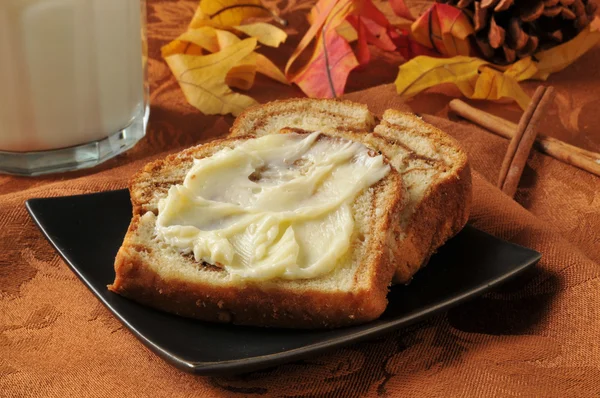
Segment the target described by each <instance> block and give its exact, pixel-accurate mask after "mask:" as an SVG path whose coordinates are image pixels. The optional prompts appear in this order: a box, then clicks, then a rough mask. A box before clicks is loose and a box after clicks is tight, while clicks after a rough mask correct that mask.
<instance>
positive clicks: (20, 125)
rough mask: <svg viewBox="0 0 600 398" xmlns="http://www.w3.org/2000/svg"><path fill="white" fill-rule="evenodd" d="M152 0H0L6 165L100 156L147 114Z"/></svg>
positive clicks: (51, 167)
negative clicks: (148, 22) (147, 1)
mask: <svg viewBox="0 0 600 398" xmlns="http://www.w3.org/2000/svg"><path fill="white" fill-rule="evenodd" d="M145 29H146V4H145V0H0V172H4V173H9V174H19V175H39V174H46V173H53V172H59V171H67V170H76V169H81V168H86V167H91V166H94V165H97V164H99V163H101V162H103V161H105V160H107V159H110V158H111V157H113V156H115V155H117V154H119V153H122V152H123V151H126V150H127V149H129V148H131V147H133V146H134V145H135V144H136V143H137V142H138V141H139V140H140V139H141V138H142V137H143V136H144V135H145V131H146V124H147V121H148V116H149V106H148V85H147V82H146V60H147V58H146V37H145V36H146V35H145Z"/></svg>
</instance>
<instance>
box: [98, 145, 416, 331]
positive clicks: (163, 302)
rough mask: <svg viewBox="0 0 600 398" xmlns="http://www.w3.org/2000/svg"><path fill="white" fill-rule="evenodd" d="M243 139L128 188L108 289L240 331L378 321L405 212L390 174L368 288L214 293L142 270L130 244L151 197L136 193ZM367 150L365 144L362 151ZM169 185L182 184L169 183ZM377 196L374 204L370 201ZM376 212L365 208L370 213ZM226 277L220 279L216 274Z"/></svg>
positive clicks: (251, 287) (281, 287)
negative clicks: (126, 215) (396, 228)
mask: <svg viewBox="0 0 600 398" xmlns="http://www.w3.org/2000/svg"><path fill="white" fill-rule="evenodd" d="M339 137H343V138H349V139H352V138H354V139H355V140H357V141H359V142H360V141H362V140H361V139H360V138H362V136H360V135H354V136H352V135H351V134H340V135H339ZM243 139H244V138H235V139H223V140H218V141H213V142H211V143H208V144H205V145H201V146H198V147H194V148H190V149H187V150H185V151H183V152H181V153H179V154H175V155H171V156H169V157H167V158H166V159H164V160H158V161H155V162H153V163H150V164H148V165H147V166H146V167H144V169H143V170H142V171H140V172H139V173H137V174H136V175H135V176H134V177H133V178H132V180H131V183H130V192H131V193H132V194H131V198H132V204H133V219H132V222H131V224H130V226H129V229H128V231H127V234H126V236H125V239H124V242H123V245H122V246H121V248H120V249H119V252H118V254H117V257H116V260H115V272H116V278H115V281H114V283H113V284H112V285H109V286H108V288H109V289H110V290H111V291H113V292H115V293H118V294H120V295H122V296H125V297H128V298H130V299H132V300H134V301H137V302H139V303H142V304H145V305H149V306H151V307H154V308H157V309H160V310H163V311H167V312H171V313H175V314H178V315H182V316H186V317H191V318H197V319H201V320H206V321H213V322H223V323H234V324H241V325H257V326H273V327H286V328H333V327H340V326H347V325H352V324H358V323H364V322H368V321H371V320H373V319H376V318H378V317H379V316H380V315H381V313H383V311H384V310H385V308H386V306H387V297H386V296H387V293H388V287H389V285H390V281H391V279H392V275H393V273H394V271H395V269H396V268H397V267H398V264H397V260H396V258H395V257H394V255H395V253H394V251H393V250H390V247H393V246H395V245H397V244H398V242H395V241H394V239H395V236H394V234H393V232H392V231H393V228H392V225H395V224H397V223H399V215H400V214H401V212H402V209H403V207H404V204H405V195H404V189H403V188H402V179H401V177H400V175H399V174H398V173H397V171H395V170H394V169H392V170H391V171H390V173H389V174H388V176H386V177H385V179H384V180H381V181H380V182H379V183H377V184H376V185H374V186H373V188H374V189H376V190H378V191H381V190H382V187H383V186H384V184H386V183H387V184H389V183H390V182H392V183H393V184H394V185H393V186H394V187H395V188H394V191H393V197H392V198H391V199H390V200H386V202H385V207H384V208H383V209H381V210H382V212H383V214H382V216H381V217H378V218H377V219H376V218H375V217H372V218H371V219H372V220H376V225H377V226H378V229H379V230H378V231H377V234H381V236H383V239H376V240H375V242H374V246H372V249H371V250H372V252H373V253H374V254H375V255H374V257H373V258H372V259H371V260H370V261H371V262H370V264H368V267H369V270H371V273H370V274H369V283H367V284H366V285H365V284H364V283H362V282H361V283H360V284H359V285H358V286H359V288H357V289H355V290H353V291H351V292H344V291H319V290H317V289H303V290H290V289H288V288H286V284H285V281H283V282H282V283H280V284H278V283H266V284H264V283H256V282H246V283H244V284H243V286H239V285H232V286H230V287H223V286H215V285H213V284H211V283H208V282H206V283H205V282H189V281H185V280H179V279H174V278H169V279H164V278H163V277H162V276H161V275H159V273H158V272H156V271H155V270H154V269H153V268H152V267H151V266H150V264H148V260H147V254H148V250H149V248H148V247H145V246H143V245H140V244H139V243H138V242H136V239H135V236H136V231H137V229H138V227H139V224H140V219H141V216H142V215H143V214H145V213H146V212H147V211H152V209H151V208H149V207H148V206H146V204H147V201H148V199H149V194H151V192H150V191H152V189H154V190H156V189H162V187H153V188H152V189H147V190H146V191H144V190H143V189H141V188H140V187H141V185H142V184H143V182H144V181H147V180H148V179H152V177H153V175H154V173H161V172H162V171H163V170H164V168H165V167H174V166H178V167H181V166H182V165H183V164H184V163H185V162H186V161H189V160H190V159H191V158H192V157H194V156H195V157H205V156H210V155H211V154H212V153H214V152H215V151H217V150H219V149H221V148H223V147H224V146H232V145H235V143H237V142H239V141H240V140H243ZM366 145H367V146H368V144H366ZM168 183H181V181H174V182H173V181H171V182H168ZM375 199H376V195H374V196H373V200H375ZM374 205H375V204H374V203H373V205H372V206H371V209H372V211H375V206H374ZM215 272H225V271H215Z"/></svg>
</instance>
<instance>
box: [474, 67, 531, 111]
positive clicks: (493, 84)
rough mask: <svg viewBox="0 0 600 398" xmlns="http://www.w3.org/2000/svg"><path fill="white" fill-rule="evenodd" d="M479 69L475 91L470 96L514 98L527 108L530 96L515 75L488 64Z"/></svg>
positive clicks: (487, 98)
mask: <svg viewBox="0 0 600 398" xmlns="http://www.w3.org/2000/svg"><path fill="white" fill-rule="evenodd" d="M479 71H480V74H479V76H478V77H477V78H476V80H475V91H474V92H473V95H472V96H471V97H470V98H473V99H483V100H497V99H500V98H512V99H514V100H515V101H516V102H517V104H519V106H520V107H521V108H523V109H525V108H527V105H529V101H530V98H529V96H528V95H527V93H525V91H523V89H522V88H521V86H519V83H518V82H517V80H515V79H514V77H512V76H510V75H509V74H507V73H506V72H504V73H503V72H501V71H499V70H496V69H494V68H491V67H489V66H486V65H483V66H481V67H480V69H479Z"/></svg>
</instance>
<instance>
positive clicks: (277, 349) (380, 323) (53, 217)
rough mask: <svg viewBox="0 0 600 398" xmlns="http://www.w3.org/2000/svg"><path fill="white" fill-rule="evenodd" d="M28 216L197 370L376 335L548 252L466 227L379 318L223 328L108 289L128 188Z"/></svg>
mask: <svg viewBox="0 0 600 398" xmlns="http://www.w3.org/2000/svg"><path fill="white" fill-rule="evenodd" d="M27 209H28V210H29V213H30V214H31V216H32V217H33V219H34V220H35V222H36V223H37V225H38V226H39V227H40V229H41V230H42V232H43V233H44V234H45V235H46V237H47V238H48V240H49V241H50V242H51V243H52V245H54V247H55V248H56V250H58V252H59V253H60V255H61V256H62V257H63V258H64V260H65V261H66V262H67V264H68V265H69V266H70V267H71V269H72V270H73V271H74V272H75V273H76V274H77V276H78V277H79V278H80V279H81V280H82V281H83V283H85V285H86V286H87V287H88V288H89V289H90V290H91V291H92V292H93V293H94V294H95V295H96V296H97V297H98V299H100V301H102V303H104V305H106V307H108V309H109V310H110V311H111V312H112V313H113V314H114V315H115V316H116V317H117V318H118V319H119V320H120V321H121V322H122V323H123V324H124V325H125V326H126V327H127V328H129V330H130V331H131V332H132V333H133V334H134V335H135V336H136V337H137V338H138V339H140V340H141V341H142V343H144V344H145V345H146V346H148V347H149V348H150V349H151V350H152V351H154V352H155V353H156V354H157V355H159V356H160V357H161V358H163V359H164V360H165V361H167V362H169V363H171V364H173V365H175V366H176V367H178V368H180V369H182V370H185V371H188V372H192V373H197V374H227V373H229V374H231V373H239V372H246V371H251V370H256V369H259V368H264V367H268V366H273V365H277V364H281V363H284V362H288V361H291V360H295V359H299V358H302V357H305V356H308V355H314V354H316V353H319V352H322V351H323V350H326V349H331V348H334V347H341V346H343V345H346V344H350V343H353V342H356V341H359V340H364V339H367V338H372V337H374V336H378V335H380V334H382V333H386V332H390V331H392V330H395V329H398V328H400V327H402V326H406V325H408V324H410V323H413V322H415V321H417V320H420V319H422V318H424V317H427V316H430V315H432V314H434V313H436V312H439V311H444V310H446V309H448V308H449V307H451V306H454V305H456V304H458V303H460V302H462V301H464V300H466V299H468V298H471V297H474V296H477V295H480V294H482V293H483V292H485V291H487V290H488V289H490V288H491V287H493V286H496V285H498V284H499V283H501V282H503V281H505V280H507V279H508V278H510V277H512V276H514V275H516V274H518V273H519V272H521V271H523V270H525V269H526V268H527V267H529V266H531V265H533V264H535V263H536V262H537V261H538V260H539V259H540V254H539V253H537V252H535V251H533V250H530V249H527V248H524V247H521V246H517V245H514V244H512V243H508V242H505V241H502V240H500V239H497V238H495V237H493V236H491V235H488V234H486V233H484V232H481V231H479V230H477V229H475V228H473V227H470V226H467V227H466V228H464V229H463V231H462V232H460V233H459V234H458V235H457V236H456V237H454V238H453V239H451V240H450V241H449V242H448V243H446V244H445V245H444V246H443V247H442V248H441V249H440V250H439V251H438V253H437V254H436V255H434V256H433V257H432V258H431V261H430V262H429V264H428V266H427V267H425V268H424V269H423V270H421V271H420V272H419V273H418V274H417V275H416V277H415V278H414V280H413V281H412V282H411V283H410V285H408V286H395V287H393V288H392V289H391V291H390V293H389V305H388V308H387V310H386V311H385V313H384V314H383V315H382V316H381V318H380V319H378V320H376V321H373V322H370V323H368V324H365V325H360V326H353V327H347V328H341V329H334V330H317V331H307V330H285V329H268V328H256V327H243V326H233V325H220V324H213V323H207V322H202V321H198V320H193V319H186V318H182V317H178V316H175V315H170V314H167V313H163V312H160V311H157V310H154V309H151V308H148V307H145V306H142V305H139V304H137V303H135V302H133V301H130V300H127V299H125V298H123V297H121V296H119V295H117V294H114V293H112V292H109V291H108V290H107V288H106V285H108V284H110V283H112V281H113V279H114V276H115V272H114V269H113V261H114V258H115V255H116V254H117V250H118V249H119V247H120V245H121V243H122V240H123V237H124V236H125V232H126V231H127V227H128V226H129V221H130V219H131V204H130V201H129V193H128V192H127V190H121V191H111V192H102V193H97V194H91V195H80V196H69V197H60V198H48V199H31V200H28V201H27Z"/></svg>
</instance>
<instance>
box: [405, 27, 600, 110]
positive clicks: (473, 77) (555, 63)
mask: <svg viewBox="0 0 600 398" xmlns="http://www.w3.org/2000/svg"><path fill="white" fill-rule="evenodd" d="M598 42H600V19H598V18H597V17H596V18H595V19H594V21H592V23H591V24H590V25H589V26H588V27H587V28H586V29H584V30H583V31H581V32H580V33H579V34H578V35H577V36H576V37H575V38H573V39H572V40H570V41H568V42H566V43H563V44H561V45H558V46H556V47H553V48H550V49H548V50H544V51H540V52H538V53H535V54H534V55H533V56H530V57H526V58H523V59H520V60H519V61H517V62H515V63H513V64H511V65H508V66H500V65H494V64H492V63H490V62H488V61H484V60H482V59H479V58H474V57H466V56H456V57H452V58H434V57H429V56H419V57H416V58H414V59H412V60H411V61H409V62H407V63H405V64H403V65H401V66H400V69H399V73H398V77H397V79H396V82H395V84H396V89H397V91H398V93H399V94H400V95H403V96H413V95H415V94H417V93H419V92H421V91H423V90H426V89H428V88H430V87H434V86H437V85H439V84H443V83H451V84H454V85H456V86H457V87H458V88H459V89H460V91H461V92H462V94H463V95H464V96H466V97H468V98H473V99H488V100H497V99H500V98H511V99H513V100H514V101H515V102H517V104H518V105H519V106H520V107H521V108H523V109H525V108H526V107H527V105H528V104H529V101H530V98H529V96H528V95H527V94H526V93H525V92H524V91H523V89H522V88H521V86H520V85H519V82H521V81H524V80H528V79H538V80H545V79H546V78H547V77H548V76H549V75H550V74H551V73H554V72H558V71H560V70H562V69H564V68H566V67H567V66H569V65H570V64H572V63H573V62H575V61H576V60H577V59H578V58H579V57H580V56H581V55H583V54H584V53H585V52H586V51H588V50H589V49H590V48H592V47H593V46H594V45H596V44H597V43H598Z"/></svg>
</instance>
